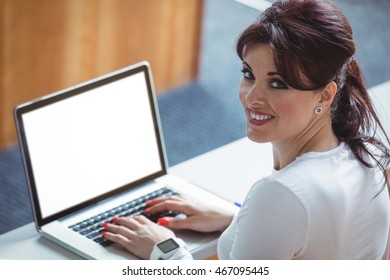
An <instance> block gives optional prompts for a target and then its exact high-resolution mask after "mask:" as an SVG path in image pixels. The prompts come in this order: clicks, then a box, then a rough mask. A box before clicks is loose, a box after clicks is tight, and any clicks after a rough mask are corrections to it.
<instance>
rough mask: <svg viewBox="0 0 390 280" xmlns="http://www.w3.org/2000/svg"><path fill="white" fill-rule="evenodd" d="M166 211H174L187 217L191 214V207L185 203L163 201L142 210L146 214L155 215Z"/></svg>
mask: <svg viewBox="0 0 390 280" xmlns="http://www.w3.org/2000/svg"><path fill="white" fill-rule="evenodd" d="M166 211H176V212H180V213H183V214H185V215H189V214H191V213H192V212H193V208H192V206H191V205H190V204H189V203H188V202H186V201H177V200H164V201H162V202H160V203H158V204H156V205H154V206H151V207H148V208H145V209H144V212H145V213H146V214H156V213H162V212H166Z"/></svg>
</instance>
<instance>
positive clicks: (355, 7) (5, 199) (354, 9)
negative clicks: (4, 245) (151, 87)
mask: <svg viewBox="0 0 390 280" xmlns="http://www.w3.org/2000/svg"><path fill="white" fill-rule="evenodd" d="M335 2H336V3H337V4H339V5H340V7H341V8H342V9H343V11H344V12H345V13H346V15H347V17H348V18H349V19H350V21H351V24H352V26H353V28H354V30H355V34H356V39H357V41H358V54H357V57H358V59H359V61H360V64H361V65H362V68H363V70H364V71H365V73H366V78H367V83H368V85H369V86H374V85H377V84H380V83H382V82H384V81H387V80H390V68H389V65H388V63H389V60H388V59H389V57H390V38H389V36H388V35H384V34H383V33H382V31H384V30H387V28H388V26H389V24H390V18H389V17H388V13H389V11H390V2H389V1H383V0H373V1H364V0H358V1H352V0H340V1H335ZM258 14H259V12H258V11H256V10H253V9H251V8H249V7H246V6H244V5H242V4H239V3H237V2H235V1H233V0H205V11H204V23H203V33H202V46H201V59H200V71H199V78H198V80H197V81H194V82H193V83H191V84H188V85H184V86H181V87H178V88H175V89H172V90H170V91H168V92H165V93H163V94H162V95H160V96H159V97H158V104H159V109H160V115H161V123H162V129H163V134H164V138H165V144H166V150H167V155H168V162H169V164H170V165H174V164H177V163H180V162H182V161H184V160H187V159H190V158H192V157H194V156H196V155H199V154H201V153H204V152H207V151H209V150H211V149H214V148H217V147H219V146H222V145H224V144H227V143H229V142H232V141H234V140H236V139H238V138H241V137H243V136H244V135H245V120H244V116H243V113H242V110H241V105H240V104H239V100H238V86H239V79H240V75H241V73H240V70H241V63H240V61H239V59H238V58H237V56H236V54H235V41H236V38H237V36H238V35H239V33H240V32H241V31H242V30H243V29H244V28H245V27H246V26H247V25H249V24H250V23H251V22H253V20H254V19H255V18H256V17H257V16H258ZM386 34H387V33H386ZM30 207H31V206H30V201H29V198H28V194H27V186H26V181H25V177H24V172H23V167H22V162H21V157H20V153H19V150H18V148H17V147H16V146H15V147H10V148H9V149H5V150H1V151H0V234H2V233H4V232H7V231H9V230H12V229H14V228H17V227H19V226H22V225H24V224H26V223H29V222H31V221H32V214H31V209H30Z"/></svg>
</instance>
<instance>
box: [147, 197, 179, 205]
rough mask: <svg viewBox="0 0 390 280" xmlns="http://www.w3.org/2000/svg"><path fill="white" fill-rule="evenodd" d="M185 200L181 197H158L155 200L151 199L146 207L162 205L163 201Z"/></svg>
mask: <svg viewBox="0 0 390 280" xmlns="http://www.w3.org/2000/svg"><path fill="white" fill-rule="evenodd" d="M183 199H184V198H183V197H182V196H179V195H172V196H165V197H156V198H153V199H149V200H147V201H146V206H147V207H150V206H153V205H156V204H158V203H161V202H163V201H166V200H178V201H180V200H183Z"/></svg>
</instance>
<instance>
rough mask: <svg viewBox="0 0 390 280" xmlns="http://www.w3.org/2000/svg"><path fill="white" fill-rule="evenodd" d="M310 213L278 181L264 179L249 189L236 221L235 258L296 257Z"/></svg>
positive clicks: (232, 254) (233, 246)
mask: <svg viewBox="0 0 390 280" xmlns="http://www.w3.org/2000/svg"><path fill="white" fill-rule="evenodd" d="M307 221H308V220H307V213H306V211H305V209H304V207H303V205H302V204H301V202H300V201H299V200H298V198H297V197H296V196H295V195H294V194H293V193H292V192H291V191H290V190H289V189H288V188H286V187H284V186H283V185H281V184H280V183H278V182H274V181H268V180H263V181H261V182H259V183H257V184H256V185H255V186H254V187H253V188H252V190H251V191H250V192H249V194H248V196H247V199H246V200H245V201H244V203H243V207H242V209H241V211H240V212H239V214H238V217H237V219H236V220H235V221H234V223H236V224H235V232H234V239H233V244H232V248H231V251H230V255H229V258H231V259H292V258H294V257H295V256H297V255H298V254H299V252H300V251H301V250H302V249H303V248H304V246H305V241H306V236H307Z"/></svg>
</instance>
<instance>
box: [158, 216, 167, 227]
mask: <svg viewBox="0 0 390 280" xmlns="http://www.w3.org/2000/svg"><path fill="white" fill-rule="evenodd" d="M157 223H158V224H159V225H162V226H167V225H169V224H170V221H169V220H168V219H167V218H159V219H158V220H157Z"/></svg>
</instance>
